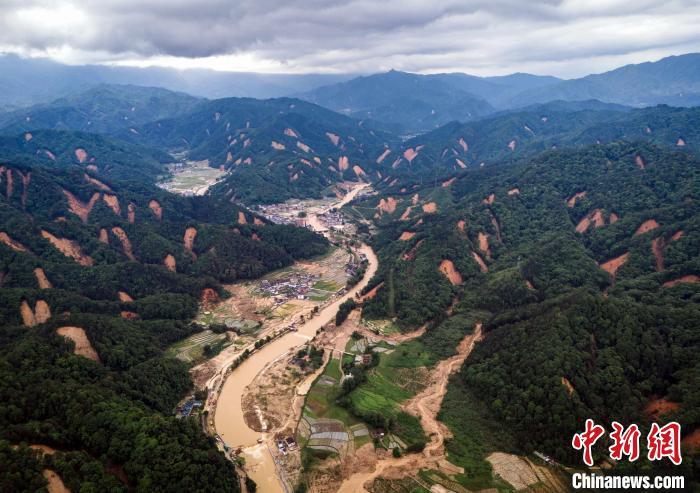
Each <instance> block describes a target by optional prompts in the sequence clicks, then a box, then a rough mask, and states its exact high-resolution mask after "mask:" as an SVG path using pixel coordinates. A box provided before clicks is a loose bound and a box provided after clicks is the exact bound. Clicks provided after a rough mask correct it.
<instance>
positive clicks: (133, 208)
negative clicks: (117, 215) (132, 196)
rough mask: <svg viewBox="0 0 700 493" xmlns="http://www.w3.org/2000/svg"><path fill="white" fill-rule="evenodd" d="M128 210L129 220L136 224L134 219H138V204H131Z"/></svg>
mask: <svg viewBox="0 0 700 493" xmlns="http://www.w3.org/2000/svg"><path fill="white" fill-rule="evenodd" d="M126 211H127V212H126V216H127V218H128V219H129V222H130V223H131V224H134V221H136V206H135V205H134V204H129V206H128V207H127V209H126Z"/></svg>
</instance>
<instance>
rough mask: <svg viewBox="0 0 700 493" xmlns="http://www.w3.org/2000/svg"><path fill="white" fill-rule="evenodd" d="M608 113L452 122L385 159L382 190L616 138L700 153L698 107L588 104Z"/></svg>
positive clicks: (570, 110)
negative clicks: (632, 108)
mask: <svg viewBox="0 0 700 493" xmlns="http://www.w3.org/2000/svg"><path fill="white" fill-rule="evenodd" d="M587 106H590V107H594V108H595V107H602V108H605V109H595V110H592V109H583V110H580V111H579V110H578V107H579V104H578V103H577V104H575V105H574V106H573V107H572V106H570V103H562V102H553V103H550V104H544V105H537V106H533V107H532V108H531V109H528V110H526V111H520V112H518V111H514V112H506V113H503V114H500V115H498V116H493V117H490V118H485V119H483V120H479V121H478V122H471V123H464V124H460V123H457V122H453V123H450V124H448V125H445V126H443V127H441V128H439V129H436V130H434V131H432V132H429V133H426V134H423V135H420V136H418V137H415V138H413V139H410V140H408V141H406V142H404V143H403V145H402V147H401V148H399V149H397V150H394V149H392V152H391V153H390V154H388V155H387V158H386V159H385V160H384V162H383V167H382V169H381V172H382V174H383V176H384V178H383V180H382V185H381V186H383V187H387V186H388V187H394V188H402V187H404V186H405V185H406V184H407V183H413V182H421V181H422V182H430V181H433V182H435V181H436V180H439V179H441V178H443V177H446V176H448V175H452V174H456V173H459V172H462V171H463V170H465V169H468V168H473V167H482V166H488V165H492V164H495V163H499V162H501V161H508V162H518V161H522V160H523V159H528V158H530V157H532V156H534V155H536V154H538V153H540V152H543V151H545V150H548V149H556V148H564V147H580V146H586V145H590V144H595V143H607V142H613V141H616V140H628V141H648V142H653V143H655V144H658V145H661V146H666V147H669V148H674V149H679V150H687V151H694V152H697V151H700V134H699V133H698V128H700V127H699V126H698V125H699V124H700V109H698V108H671V107H668V106H658V107H654V108H644V109H639V110H632V111H623V110H624V107H622V108H621V107H616V106H613V107H612V109H609V108H610V107H608V106H607V105H604V104H599V103H592V102H588V103H587Z"/></svg>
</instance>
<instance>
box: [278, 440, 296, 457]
mask: <svg viewBox="0 0 700 493" xmlns="http://www.w3.org/2000/svg"><path fill="white" fill-rule="evenodd" d="M297 448H299V446H298V445H297V441H296V440H295V439H294V437H286V438H280V439H278V440H277V449H278V450H279V451H280V453H281V454H282V455H287V453H288V452H291V451H293V450H296V449H297Z"/></svg>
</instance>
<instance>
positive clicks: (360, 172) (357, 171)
mask: <svg viewBox="0 0 700 493" xmlns="http://www.w3.org/2000/svg"><path fill="white" fill-rule="evenodd" d="M352 170H353V171H354V172H355V174H356V175H357V177H358V178H360V177H362V176H367V173H365V170H363V169H362V168H360V167H359V166H358V165H355V166H353V167H352Z"/></svg>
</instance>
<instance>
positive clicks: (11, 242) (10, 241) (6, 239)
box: [0, 231, 27, 252]
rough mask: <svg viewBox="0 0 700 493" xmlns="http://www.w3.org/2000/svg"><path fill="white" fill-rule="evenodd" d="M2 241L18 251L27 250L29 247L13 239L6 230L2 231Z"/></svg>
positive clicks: (0, 237)
mask: <svg viewBox="0 0 700 493" xmlns="http://www.w3.org/2000/svg"><path fill="white" fill-rule="evenodd" d="M0 242H2V243H4V244H5V245H7V246H9V247H10V248H12V249H13V250H14V251H16V252H26V251H27V247H25V246H24V245H22V244H21V243H20V242H18V241H15V240H13V239H12V238H10V236H9V235H8V234H7V233H5V232H4V231H0Z"/></svg>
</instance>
